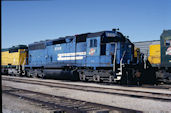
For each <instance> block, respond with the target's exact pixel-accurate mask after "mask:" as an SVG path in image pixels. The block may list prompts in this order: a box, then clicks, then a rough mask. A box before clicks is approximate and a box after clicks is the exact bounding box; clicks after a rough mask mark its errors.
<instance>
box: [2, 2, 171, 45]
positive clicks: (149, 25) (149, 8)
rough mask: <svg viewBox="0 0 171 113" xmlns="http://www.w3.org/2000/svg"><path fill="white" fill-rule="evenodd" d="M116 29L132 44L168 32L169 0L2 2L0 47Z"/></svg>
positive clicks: (157, 37) (170, 7) (169, 20)
mask: <svg viewBox="0 0 171 113" xmlns="http://www.w3.org/2000/svg"><path fill="white" fill-rule="evenodd" d="M113 28H119V31H120V32H122V33H123V35H125V36H129V39H130V40H131V41H132V42H138V41H149V40H159V39H160V35H161V33H162V32H163V30H167V29H171V0H26V1H24V0H23V1H22V0H3V1H2V2H1V30H2V31H1V33H2V34H1V47H2V48H8V47H12V46H15V45H19V44H26V45H28V44H31V43H33V42H37V41H41V40H47V39H57V38H58V37H64V36H71V35H75V34H81V33H87V32H98V31H103V30H112V29H113Z"/></svg>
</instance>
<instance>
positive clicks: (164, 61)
mask: <svg viewBox="0 0 171 113" xmlns="http://www.w3.org/2000/svg"><path fill="white" fill-rule="evenodd" d="M149 50H150V52H149V57H148V60H149V62H150V63H151V65H152V67H153V69H154V70H155V71H156V78H157V81H159V82H164V83H171V30H164V31H163V33H162V34H161V36H160V44H155V45H150V46H149Z"/></svg>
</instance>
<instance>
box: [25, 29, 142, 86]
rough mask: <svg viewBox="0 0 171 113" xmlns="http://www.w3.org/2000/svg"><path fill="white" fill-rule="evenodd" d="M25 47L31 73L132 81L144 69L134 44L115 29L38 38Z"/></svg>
mask: <svg viewBox="0 0 171 113" xmlns="http://www.w3.org/2000/svg"><path fill="white" fill-rule="evenodd" d="M28 51H29V53H28V65H25V73H26V75H27V76H31V77H43V78H55V79H71V80H78V79H80V80H82V81H96V82H100V81H103V82H104V81H108V82H116V81H120V82H121V83H130V82H131V83H134V82H137V80H138V78H139V77H140V76H141V73H142V72H141V71H143V61H142V60H141V59H137V58H136V60H135V57H134V44H133V43H131V42H130V40H129V39H128V38H126V37H125V36H123V34H122V33H121V32H119V31H117V30H116V29H113V30H112V31H101V32H96V33H85V34H79V35H75V36H66V37H61V38H58V39H55V40H46V41H40V42H36V43H33V44H29V45H28Z"/></svg>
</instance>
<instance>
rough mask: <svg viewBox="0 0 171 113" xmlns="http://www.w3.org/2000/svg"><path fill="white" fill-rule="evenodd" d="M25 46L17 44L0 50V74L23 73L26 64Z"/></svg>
mask: <svg viewBox="0 0 171 113" xmlns="http://www.w3.org/2000/svg"><path fill="white" fill-rule="evenodd" d="M26 58H27V46H26V45H18V46H13V47H11V48H7V49H2V50H1V74H11V75H17V76H19V75H21V74H23V75H24V73H23V72H24V65H26V64H27V59H26Z"/></svg>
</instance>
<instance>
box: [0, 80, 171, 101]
mask: <svg viewBox="0 0 171 113" xmlns="http://www.w3.org/2000/svg"><path fill="white" fill-rule="evenodd" d="M2 80H5V81H13V82H18V83H27V84H35V85H43V86H48V87H54V88H65V89H69V90H79V91H86V92H95V93H103V94H111V95H119V96H127V97H133V98H141V99H152V100H156V101H166V102H171V94H167V93H158V92H148V91H137V90H127V89H118V88H104V87H95V86H83V85H74V84H67V83H56V82H48V81H42V80H38V79H37V80H33V79H22V78H17V77H16V78H15V77H14V78H9V77H2Z"/></svg>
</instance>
